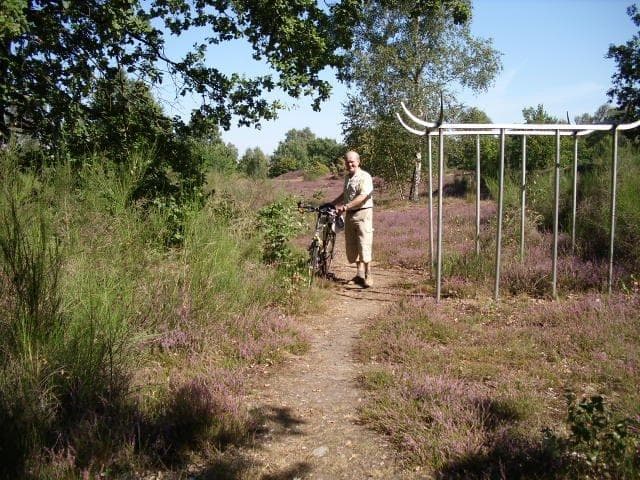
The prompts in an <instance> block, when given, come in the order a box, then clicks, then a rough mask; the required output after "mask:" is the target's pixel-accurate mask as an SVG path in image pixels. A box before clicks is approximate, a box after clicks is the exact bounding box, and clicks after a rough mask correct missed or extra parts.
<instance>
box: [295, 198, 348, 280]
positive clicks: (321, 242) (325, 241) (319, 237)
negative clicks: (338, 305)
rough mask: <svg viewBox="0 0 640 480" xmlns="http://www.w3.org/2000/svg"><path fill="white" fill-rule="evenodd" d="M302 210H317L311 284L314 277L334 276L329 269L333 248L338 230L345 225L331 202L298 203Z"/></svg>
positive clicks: (312, 248)
mask: <svg viewBox="0 0 640 480" xmlns="http://www.w3.org/2000/svg"><path fill="white" fill-rule="evenodd" d="M298 209H299V210H300V211H301V212H316V213H317V214H318V215H317V218H316V226H315V230H314V232H313V238H312V240H311V244H310V245H309V248H308V250H309V261H308V266H309V284H311V282H312V281H313V277H322V278H333V277H334V275H333V274H332V273H331V272H330V271H329V269H330V267H331V260H333V248H334V246H335V243H336V231H337V230H340V228H341V225H342V226H344V222H343V220H342V217H341V216H340V215H338V213H337V212H336V207H334V206H333V205H331V204H330V203H326V204H324V205H320V206H319V207H313V206H311V205H302V204H301V203H298Z"/></svg>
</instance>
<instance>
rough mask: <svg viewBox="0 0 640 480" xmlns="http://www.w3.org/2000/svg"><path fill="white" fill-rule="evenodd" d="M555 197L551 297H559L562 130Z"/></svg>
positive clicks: (555, 179) (558, 143)
mask: <svg viewBox="0 0 640 480" xmlns="http://www.w3.org/2000/svg"><path fill="white" fill-rule="evenodd" d="M554 184H555V187H554V195H553V274H552V279H551V295H552V296H553V298H557V297H558V291H557V283H558V212H559V209H560V130H556V165H555V175H554Z"/></svg>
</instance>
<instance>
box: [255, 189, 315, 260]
mask: <svg viewBox="0 0 640 480" xmlns="http://www.w3.org/2000/svg"><path fill="white" fill-rule="evenodd" d="M258 225H259V228H260V230H261V233H262V236H263V238H264V243H263V250H262V252H263V253H262V258H263V260H264V261H265V262H266V263H271V264H276V265H278V266H280V267H285V268H288V267H292V266H293V265H294V264H296V263H297V259H296V258H295V255H294V253H293V250H292V249H291V246H290V244H289V241H290V240H291V239H292V238H293V237H294V236H295V235H297V234H298V233H300V232H302V230H303V228H304V223H303V222H302V221H301V220H300V216H299V215H298V213H297V210H296V207H295V205H294V203H293V200H292V199H285V200H281V201H276V202H274V203H271V204H270V205H267V206H265V207H263V208H261V209H260V211H259V212H258Z"/></svg>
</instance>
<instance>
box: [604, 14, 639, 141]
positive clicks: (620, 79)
mask: <svg viewBox="0 0 640 480" xmlns="http://www.w3.org/2000/svg"><path fill="white" fill-rule="evenodd" d="M627 14H628V15H629V17H631V20H632V21H633V23H634V24H635V25H636V26H637V27H640V11H638V6H637V5H631V6H630V7H629V8H627ZM607 58H613V59H614V60H615V62H616V65H617V70H616V72H615V73H614V74H613V76H612V80H613V86H612V87H611V89H610V90H609V91H608V92H607V94H608V95H609V97H610V98H611V99H612V100H615V101H616V102H617V105H618V109H619V110H620V111H621V113H622V114H623V115H624V118H625V119H626V120H637V119H638V118H640V32H639V33H636V34H635V35H633V37H631V40H629V41H627V42H626V43H624V44H623V45H611V46H610V47H609V51H608V53H607ZM635 132H637V130H634V131H632V132H631V133H632V134H634V133H635ZM635 134H636V135H638V134H637V133H635Z"/></svg>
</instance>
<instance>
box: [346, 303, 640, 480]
mask: <svg viewBox="0 0 640 480" xmlns="http://www.w3.org/2000/svg"><path fill="white" fill-rule="evenodd" d="M638 312H640V295H639V294H638V293H637V292H636V293H632V294H627V295H623V294H615V295H611V296H603V295H601V294H597V293H588V294H580V295H575V294H574V295H572V296H571V297H570V298H568V299H567V300H565V301H563V302H550V301H544V300H536V299H531V298H527V297H514V298H509V299H506V300H503V301H501V302H499V303H496V302H491V301H487V302H482V303H479V302H477V301H475V300H468V299H461V300H456V299H450V300H447V301H446V302H443V303H440V304H436V303H435V302H434V301H433V299H430V298H427V299H418V298H413V299H411V300H407V301H405V302H403V303H402V304H401V305H399V306H397V307H395V308H394V309H392V310H391V311H390V312H389V314H388V315H387V316H385V317H383V318H379V319H376V320H374V321H373V322H372V324H371V325H370V326H369V327H368V328H367V329H366V330H365V331H364V334H363V336H362V339H361V340H360V341H359V342H358V344H357V347H356V353H357V355H358V358H359V359H360V360H361V361H362V362H363V363H365V364H366V365H368V369H367V370H366V371H365V373H364V374H363V376H362V382H363V385H364V386H365V387H366V388H367V389H368V390H369V391H370V395H369V400H368V401H367V402H366V403H365V405H364V406H363V408H362V410H361V416H362V419H363V420H364V421H365V423H367V424H368V425H370V426H371V427H373V428H375V429H376V430H378V431H381V432H383V433H384V434H385V435H387V436H388V437H389V438H390V440H391V441H392V442H393V444H394V445H395V446H396V448H397V449H398V452H399V453H400V455H401V457H402V458H404V459H405V460H406V461H407V462H408V463H409V464H411V465H414V466H418V467H420V468H424V469H425V473H426V474H427V475H432V476H435V477H436V478H439V477H443V478H451V477H453V478H469V477H472V478H485V477H486V478H494V477H495V478H500V475H502V476H504V475H506V476H507V477H508V478H521V477H522V476H523V475H524V474H530V473H529V472H538V473H540V474H541V475H542V474H543V473H544V472H545V469H546V468H551V464H550V463H549V462H550V458H549V457H548V453H549V452H547V451H545V449H544V443H543V439H542V436H541V435H540V433H539V432H540V431H541V429H542V428H543V427H547V426H556V425H559V424H560V423H561V422H562V421H563V418H564V415H563V413H562V412H563V411H564V405H565V403H564V395H563V392H564V390H565V389H566V388H570V389H572V390H573V391H575V392H579V393H585V394H595V393H601V394H604V395H606V396H607V398H609V399H610V401H611V402H612V403H614V404H615V408H616V409H617V411H618V412H619V413H620V415H623V416H624V415H633V414H637V406H638V405H639V404H640V393H639V390H638V388H637V387H638V385H639V384H640V353H639V352H640V348H639V347H640V345H639V342H640V313H638ZM534 476H535V475H534Z"/></svg>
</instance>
